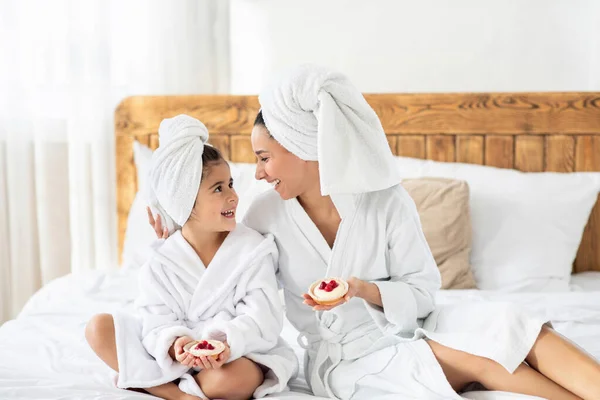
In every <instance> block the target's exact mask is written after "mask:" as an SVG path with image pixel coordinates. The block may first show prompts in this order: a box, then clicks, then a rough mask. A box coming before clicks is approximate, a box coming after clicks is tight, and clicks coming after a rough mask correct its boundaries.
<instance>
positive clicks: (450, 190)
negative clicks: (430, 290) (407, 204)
mask: <svg viewBox="0 0 600 400" xmlns="http://www.w3.org/2000/svg"><path fill="white" fill-rule="evenodd" d="M402 186H404V188H405V189H406V190H407V191H408V193H409V194H410V196H411V197H412V198H413V200H414V201H415V204H416V206H417V210H418V212H419V216H420V217H421V225H422V226H423V233H424V234H425V238H426V239H427V243H428V244H429V247H430V248H431V252H432V253H433V257H434V258H435V262H436V263H437V265H438V268H439V269H440V274H441V275H442V289H471V288H475V287H476V286H475V279H474V278H473V273H472V271H471V265H470V263H469V256H470V253H471V216H470V212H469V186H468V185H467V183H466V182H464V181H459V180H454V179H444V178H419V179H405V180H403V181H402Z"/></svg>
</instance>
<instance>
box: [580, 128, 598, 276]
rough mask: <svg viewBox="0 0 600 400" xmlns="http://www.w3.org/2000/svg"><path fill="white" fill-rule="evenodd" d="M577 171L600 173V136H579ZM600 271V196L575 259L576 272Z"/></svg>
mask: <svg viewBox="0 0 600 400" xmlns="http://www.w3.org/2000/svg"><path fill="white" fill-rule="evenodd" d="M575 170H576V171H600V135H596V136H579V137H577V139H576V148H575ZM594 270H600V196H599V197H598V201H597V202H596V205H595V206H594V208H593V209H592V213H591V215H590V219H589V220H588V223H587V225H586V227H585V230H584V232H583V237H582V239H581V244H580V245H579V250H578V252H577V258H576V259H575V271H576V272H583V271H594Z"/></svg>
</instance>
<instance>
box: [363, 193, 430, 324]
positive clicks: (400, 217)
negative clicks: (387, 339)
mask: <svg viewBox="0 0 600 400" xmlns="http://www.w3.org/2000/svg"><path fill="white" fill-rule="evenodd" d="M384 212H386V214H387V215H386V224H387V229H386V232H387V249H386V251H387V252H388V254H387V267H388V273H389V276H390V279H389V280H386V281H377V282H373V283H375V284H376V285H377V286H378V288H379V292H380V294H381V301H382V304H383V308H381V307H378V306H375V305H373V304H370V303H366V304H367V308H368V309H369V312H370V313H371V315H372V316H373V317H374V319H375V321H376V323H377V324H378V325H379V327H380V328H381V329H382V330H383V331H384V332H387V333H391V334H398V333H401V332H412V331H414V330H415V329H417V328H418V327H419V323H418V320H420V319H423V318H425V317H427V316H428V315H429V314H430V313H431V312H432V311H433V310H434V308H435V301H434V300H435V293H436V291H437V290H438V289H439V288H440V287H441V277H440V273H439V270H438V268H437V265H436V263H435V260H434V258H433V255H432V254H431V250H430V249H429V246H428V244H427V241H426V240H425V235H424V234H423V229H422V228H421V221H420V219H419V214H418V212H417V208H416V206H415V204H414V202H413V200H412V198H411V197H410V196H409V195H408V193H407V192H406V191H405V190H404V188H402V187H401V186H398V187H396V189H395V190H394V192H393V195H392V199H391V203H390V204H389V206H388V207H387V209H386V210H385V211H384Z"/></svg>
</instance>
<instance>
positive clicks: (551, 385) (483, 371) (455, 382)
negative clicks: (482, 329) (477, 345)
mask: <svg viewBox="0 0 600 400" xmlns="http://www.w3.org/2000/svg"><path fill="white" fill-rule="evenodd" d="M427 343H428V344H429V346H430V347H431V350H432V351H433V354H434V355H435V357H436V359H437V360H438V362H439V363H440V365H441V367H442V370H443V371H444V374H445V375H446V378H447V379H448V382H449V383H450V385H451V386H452V388H453V389H454V390H455V391H457V392H460V391H461V390H462V389H463V388H464V387H465V386H466V385H467V384H469V383H471V382H479V383H481V384H482V385H483V386H485V387H486V388H487V389H489V390H499V391H504V392H512V393H520V394H526V395H531V396H539V397H543V398H546V399H549V400H580V398H579V397H577V396H575V395H574V394H573V393H571V392H570V391H568V390H567V389H565V388H563V387H562V386H560V385H559V384H557V383H555V382H553V381H552V380H551V379H549V378H547V377H545V376H544V375H542V374H541V373H539V372H537V371H536V370H534V369H533V368H531V367H529V366H527V365H525V364H521V365H520V366H519V367H518V368H517V369H516V371H515V372H514V373H512V374H511V373H509V372H508V371H507V370H506V369H504V367H503V366H502V365H500V364H498V363H497V362H495V361H493V360H490V359H487V358H483V357H478V356H474V355H472V354H469V353H465V352H462V351H459V350H454V349H451V348H449V347H446V346H442V345H441V344H439V343H437V342H434V341H431V340H430V341H428V342H427Z"/></svg>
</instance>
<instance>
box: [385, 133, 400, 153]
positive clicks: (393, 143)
mask: <svg viewBox="0 0 600 400" xmlns="http://www.w3.org/2000/svg"><path fill="white" fill-rule="evenodd" d="M387 141H388V144H389V145H390V150H392V153H393V154H398V136H395V135H387Z"/></svg>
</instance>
